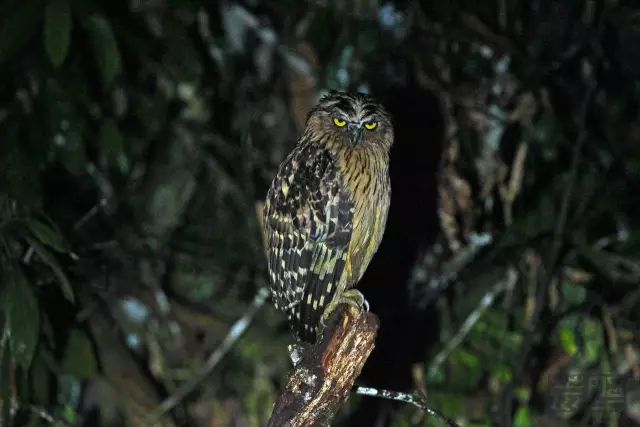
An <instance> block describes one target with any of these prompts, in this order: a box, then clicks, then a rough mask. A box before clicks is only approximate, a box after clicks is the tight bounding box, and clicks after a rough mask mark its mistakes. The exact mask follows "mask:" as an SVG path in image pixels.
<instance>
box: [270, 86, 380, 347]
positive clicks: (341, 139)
mask: <svg viewBox="0 0 640 427" xmlns="http://www.w3.org/2000/svg"><path fill="white" fill-rule="evenodd" d="M392 144H393V125H392V123H391V119H390V116H389V114H388V113H387V112H386V110H385V109H384V107H383V106H382V105H381V104H379V103H378V102H376V101H375V100H374V99H373V98H372V97H371V96H368V95H364V94H361V93H344V92H336V91H332V92H330V93H329V94H328V95H326V96H324V97H322V98H321V99H320V101H319V102H318V104H317V105H316V106H315V107H314V108H313V109H312V110H311V112H310V113H309V115H308V117H307V122H306V126H305V129H304V131H303V133H302V136H301V137H300V138H299V139H298V142H297V144H296V146H295V148H294V149H293V151H292V152H291V153H290V154H289V155H288V156H287V158H286V159H285V160H284V161H283V162H282V164H281V165H280V167H279V169H278V172H277V174H276V176H275V178H274V180H273V182H272V184H271V187H270V188H269V191H268V193H267V198H266V201H265V208H264V221H263V227H264V230H263V231H264V237H265V243H266V250H267V261H268V270H269V276H270V277H269V280H270V286H271V292H272V297H273V302H274V304H275V307H276V308H277V309H278V310H281V311H283V312H284V313H285V314H286V316H287V319H288V320H289V323H290V325H291V327H292V330H293V331H294V333H295V334H296V336H297V337H298V338H300V339H302V340H304V341H307V342H314V341H315V340H316V338H317V336H318V334H319V333H320V332H321V330H322V325H323V321H324V320H325V319H326V318H327V317H328V316H329V315H330V314H331V313H332V312H333V310H334V309H335V308H336V306H337V305H338V304H341V303H346V304H350V305H352V306H355V307H357V308H362V307H363V306H365V305H366V306H367V308H368V304H366V300H365V299H364V296H363V295H362V293H360V291H358V290H357V289H355V286H356V284H357V283H358V281H359V280H360V278H361V277H362V275H363V274H364V272H365V270H366V269H367V266H368V264H369V261H371V258H372V257H373V255H374V253H375V252H376V250H377V249H378V246H379V245H380V241H381V240H382V235H383V233H384V229H385V225H386V221H387V213H388V210H389V202H390V198H391V186H390V180H389V150H390V149H391V146H392Z"/></svg>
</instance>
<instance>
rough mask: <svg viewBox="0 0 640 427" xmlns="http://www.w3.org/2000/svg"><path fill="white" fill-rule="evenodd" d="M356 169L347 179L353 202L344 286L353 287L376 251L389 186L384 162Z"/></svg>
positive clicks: (380, 235)
mask: <svg viewBox="0 0 640 427" xmlns="http://www.w3.org/2000/svg"><path fill="white" fill-rule="evenodd" d="M350 170H352V171H353V170H355V171H359V173H356V174H354V175H351V176H349V177H348V178H347V180H346V184H347V186H348V192H349V193H350V194H351V195H352V198H353V201H354V208H355V209H354V214H353V231H352V234H351V241H350V244H349V251H348V259H347V264H348V265H347V275H348V277H347V279H346V280H347V282H348V284H347V287H352V286H354V285H355V284H356V283H357V282H358V280H360V278H361V277H362V275H363V274H364V271H365V270H366V268H367V266H368V265H369V262H370V261H371V258H372V257H373V255H374V254H375V252H376V251H377V250H378V246H379V245H380V242H381V240H382V235H383V233H384V229H385V226H386V222H387V214H388V210H389V202H390V197H391V187H390V183H389V174H388V168H387V167H386V163H382V162H381V163H380V167H379V168H376V167H374V168H364V169H357V168H355V169H354V168H351V169H350Z"/></svg>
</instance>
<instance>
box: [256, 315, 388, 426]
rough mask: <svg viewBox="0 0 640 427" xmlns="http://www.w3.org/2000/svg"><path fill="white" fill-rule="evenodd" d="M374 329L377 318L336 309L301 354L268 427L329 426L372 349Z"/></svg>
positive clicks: (376, 326)
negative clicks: (315, 339)
mask: <svg viewBox="0 0 640 427" xmlns="http://www.w3.org/2000/svg"><path fill="white" fill-rule="evenodd" d="M378 325H379V322H378V318H377V317H376V315H374V314H372V313H369V312H364V311H357V310H355V309H352V308H349V309H346V308H345V307H344V306H340V307H339V308H338V309H337V310H336V311H335V312H334V313H333V315H331V317H330V318H329V320H328V322H327V326H326V328H325V330H324V333H323V335H322V337H321V338H320V339H319V341H318V342H317V343H316V344H314V345H311V346H308V347H307V348H306V349H304V351H303V353H302V357H301V359H300V362H299V363H297V364H296V366H295V367H294V369H293V372H291V373H290V374H289V377H288V379H287V382H286V387H285V389H284V390H283V391H282V393H281V395H280V397H279V398H278V401H277V402H276V404H275V406H274V408H273V413H272V415H271V419H270V420H269V424H268V426H269V427H276V426H277V427H282V426H287V427H301V426H329V422H330V421H331V419H332V418H333V417H334V416H335V414H336V413H337V412H338V410H339V409H340V407H341V406H342V405H343V404H344V402H345V401H346V400H347V398H348V397H349V394H350V393H351V389H352V387H353V383H354V382H355V380H356V378H357V377H358V375H360V371H361V370H362V367H363V366H364V364H365V362H366V361H367V359H368V358H369V355H370V354H371V351H372V350H373V348H374V342H375V339H376V335H377V332H378Z"/></svg>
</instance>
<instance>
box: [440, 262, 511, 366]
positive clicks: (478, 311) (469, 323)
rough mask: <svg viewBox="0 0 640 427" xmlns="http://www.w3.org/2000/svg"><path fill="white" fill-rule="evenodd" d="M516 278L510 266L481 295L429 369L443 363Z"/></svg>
mask: <svg viewBox="0 0 640 427" xmlns="http://www.w3.org/2000/svg"><path fill="white" fill-rule="evenodd" d="M517 280H518V274H517V273H516V271H515V270H514V269H512V268H510V269H509V270H508V271H507V277H505V278H504V279H503V280H500V281H499V282H498V283H496V284H495V285H494V286H493V288H491V289H490V290H489V292H487V293H486V294H485V295H484V296H483V297H482V299H481V300H480V304H478V306H477V307H476V308H475V310H473V311H472V312H471V314H469V316H467V318H466V320H465V321H464V323H463V324H462V326H461V327H460V329H459V330H458V332H457V333H456V335H455V336H454V337H453V339H451V340H449V342H448V343H447V345H446V346H445V348H443V349H442V350H440V352H439V353H438V354H437V355H436V357H435V358H434V360H433V363H432V364H431V369H433V368H437V367H438V366H440V365H441V364H442V363H444V361H445V360H446V359H447V357H449V355H450V354H451V352H453V350H455V349H456V347H458V346H459V345H460V343H461V342H462V340H463V339H464V338H465V337H466V336H467V335H468V334H469V332H470V331H471V329H472V328H473V325H475V324H476V322H477V321H478V319H480V316H481V315H482V313H484V311H485V310H486V309H487V307H489V306H490V305H491V304H493V300H494V299H495V298H496V296H497V295H498V294H500V293H501V292H503V291H505V290H507V289H510V288H513V286H514V285H515V284H516V281H517Z"/></svg>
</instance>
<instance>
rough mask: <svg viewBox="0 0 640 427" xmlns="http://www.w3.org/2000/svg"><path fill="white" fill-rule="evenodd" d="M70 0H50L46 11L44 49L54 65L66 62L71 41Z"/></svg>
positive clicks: (57, 65)
mask: <svg viewBox="0 0 640 427" xmlns="http://www.w3.org/2000/svg"><path fill="white" fill-rule="evenodd" d="M71 23H72V20H71V6H70V4H69V0H50V1H49V3H47V7H46V9H45V12H44V49H45V51H46V52H47V56H49V60H50V61H51V63H52V64H53V66H54V67H56V68H57V67H59V66H60V65H62V63H63V62H64V60H65V58H66V57H67V53H68V52H69V44H70V41H71Z"/></svg>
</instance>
